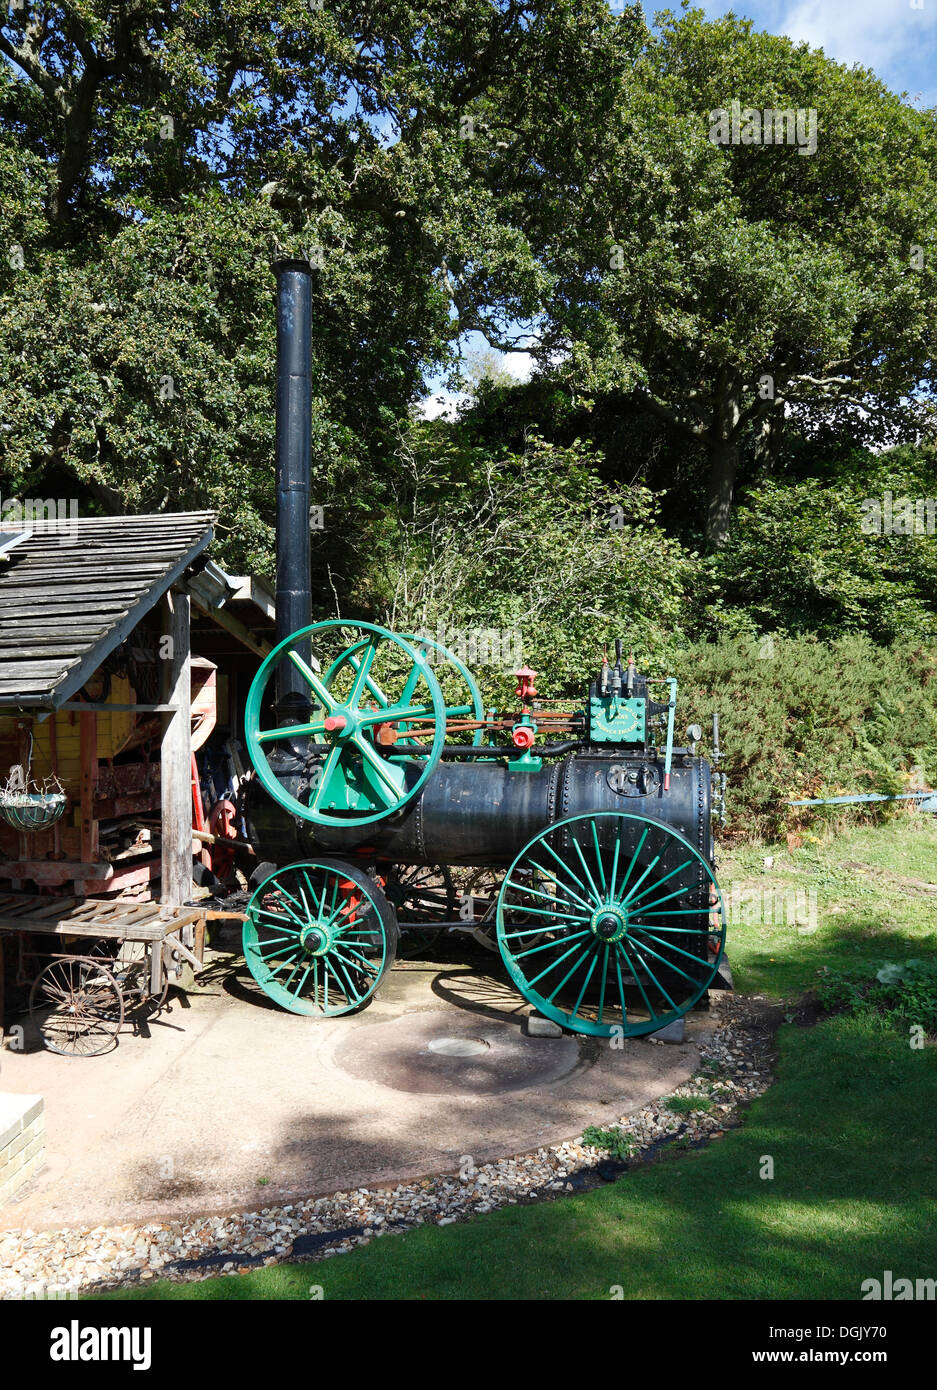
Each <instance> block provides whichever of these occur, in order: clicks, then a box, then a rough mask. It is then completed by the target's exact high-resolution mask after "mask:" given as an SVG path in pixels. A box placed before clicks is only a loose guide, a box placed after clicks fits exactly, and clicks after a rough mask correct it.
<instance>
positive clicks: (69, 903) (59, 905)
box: [32, 898, 78, 922]
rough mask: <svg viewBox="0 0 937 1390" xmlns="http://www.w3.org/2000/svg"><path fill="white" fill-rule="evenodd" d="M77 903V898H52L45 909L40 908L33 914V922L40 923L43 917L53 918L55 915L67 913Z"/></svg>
mask: <svg viewBox="0 0 937 1390" xmlns="http://www.w3.org/2000/svg"><path fill="white" fill-rule="evenodd" d="M77 903H78V899H77V898H61V899H59V898H54V899H53V900H52V902H51V903H49V904H48V905H47V906H46V907H40V908H38V909H37V911H36V912H34V913H33V916H32V920H33V921H34V922H38V921H41V920H42V918H43V917H54V916H55V914H56V913H58V914H59V915H60V916H62V915H64V914H65V913H66V912H69V911H70V910H71V909H72V908H73V907H75V906H76V905H77Z"/></svg>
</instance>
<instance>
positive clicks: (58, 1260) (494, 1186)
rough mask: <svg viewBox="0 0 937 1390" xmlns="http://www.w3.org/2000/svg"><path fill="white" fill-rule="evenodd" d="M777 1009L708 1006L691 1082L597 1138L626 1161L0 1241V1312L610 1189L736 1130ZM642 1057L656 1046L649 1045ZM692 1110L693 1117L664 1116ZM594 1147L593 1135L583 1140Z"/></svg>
mask: <svg viewBox="0 0 937 1390" xmlns="http://www.w3.org/2000/svg"><path fill="white" fill-rule="evenodd" d="M781 1012H782V1011H781V1010H779V1009H778V1008H777V1007H776V1006H771V1005H768V1004H767V1002H766V1001H765V1000H764V999H763V998H762V996H748V997H747V998H744V999H742V998H738V997H736V996H732V995H726V994H718V995H715V996H713V999H712V1006H711V1014H710V1018H711V1020H712V1022H713V1024H714V1031H713V1033H712V1035H711V1036H710V1038H709V1039H708V1040H707V1041H704V1042H703V1043H702V1044H701V1046H700V1054H701V1062H700V1068H699V1070H698V1071H697V1072H696V1073H695V1074H694V1076H692V1077H691V1078H690V1080H689V1081H687V1082H686V1083H685V1084H684V1085H682V1086H678V1087H677V1088H676V1090H675V1091H673V1092H671V1093H670V1094H669V1095H668V1096H667V1097H661V1098H660V1099H659V1100H657V1101H655V1102H654V1103H653V1104H651V1105H646V1106H644V1107H643V1108H642V1109H641V1110H638V1111H635V1112H634V1113H633V1114H631V1115H623V1116H622V1117H621V1118H620V1119H619V1121H618V1123H617V1125H610V1122H609V1121H608V1120H605V1121H604V1122H602V1128H603V1129H604V1131H606V1132H607V1131H608V1130H609V1128H612V1130H613V1132H614V1133H617V1132H618V1131H619V1130H620V1135H621V1137H622V1139H623V1140H624V1141H625V1142H624V1144H623V1146H622V1148H623V1149H624V1150H626V1151H627V1152H628V1155H629V1156H628V1157H626V1158H616V1157H613V1156H612V1155H611V1154H610V1153H609V1151H608V1150H607V1149H601V1148H596V1147H594V1146H593V1145H590V1144H584V1143H583V1141H582V1136H581V1135H580V1136H579V1137H578V1138H577V1139H573V1140H569V1141H567V1142H566V1143H563V1144H555V1145H553V1146H552V1147H549V1148H540V1149H537V1150H536V1151H535V1152H533V1153H528V1154H522V1155H519V1156H517V1157H514V1158H503V1159H500V1160H499V1161H498V1162H497V1163H486V1164H483V1165H481V1166H480V1167H477V1168H476V1167H475V1165H474V1164H473V1163H472V1161H471V1159H470V1158H466V1159H465V1160H463V1166H462V1168H461V1169H460V1171H459V1172H458V1173H456V1174H451V1173H448V1174H446V1173H444V1174H439V1175H438V1176H436V1177H432V1178H424V1179H422V1180H419V1181H416V1182H411V1183H408V1184H401V1185H400V1186H398V1187H395V1188H358V1189H357V1190H355V1191H352V1192H334V1193H332V1194H331V1195H330V1196H328V1197H317V1198H310V1199H308V1200H306V1201H303V1202H294V1203H291V1204H290V1205H288V1206H282V1207H264V1208H263V1209H262V1210H260V1211H255V1212H241V1213H236V1214H234V1215H231V1216H223V1217H219V1216H210V1217H201V1218H200V1217H196V1218H189V1219H186V1220H180V1221H150V1222H146V1223H144V1224H141V1225H129V1226H127V1225H125V1226H96V1227H94V1228H93V1229H86V1228H85V1229H82V1228H77V1227H67V1228H64V1229H60V1230H54V1231H32V1230H30V1229H28V1228H27V1229H26V1230H23V1231H2V1232H0V1299H23V1298H53V1297H62V1298H64V1297H69V1296H76V1295H77V1293H79V1292H80V1293H93V1292H95V1291H96V1290H103V1289H115V1288H132V1287H136V1286H138V1285H142V1284H145V1283H147V1282H148V1281H150V1280H154V1279H156V1278H163V1279H171V1280H174V1281H176V1282H190V1281H195V1280H199V1279H206V1278H210V1277H212V1276H214V1275H217V1274H219V1273H222V1274H228V1273H232V1274H233V1273H247V1272H248V1271H249V1270H251V1269H255V1268H258V1267H263V1266H265V1265H273V1264H279V1263H282V1262H285V1261H289V1262H295V1261H297V1260H310V1261H316V1260H322V1259H327V1258H329V1257H330V1256H332V1255H338V1254H342V1253H344V1252H345V1251H346V1250H352V1249H354V1248H355V1246H358V1245H367V1244H368V1242H369V1241H370V1240H372V1239H374V1238H376V1237H379V1236H384V1235H389V1234H391V1233H393V1232H394V1231H402V1230H408V1229H410V1228H411V1227H413V1226H418V1225H421V1224H422V1223H424V1222H427V1221H435V1222H436V1224H437V1225H439V1226H448V1225H451V1224H452V1223H453V1222H455V1221H458V1220H461V1219H465V1218H467V1217H469V1216H472V1215H474V1214H476V1213H484V1212H489V1211H493V1210H494V1209H495V1208H496V1207H501V1206H515V1205H518V1204H522V1203H525V1202H532V1201H539V1200H544V1199H546V1200H551V1199H555V1198H557V1197H558V1196H561V1195H562V1194H565V1193H570V1192H581V1191H585V1190H587V1189H589V1188H593V1187H600V1186H602V1184H603V1183H604V1182H611V1181H615V1180H616V1179H617V1178H618V1177H619V1176H620V1175H621V1174H622V1173H624V1172H627V1171H629V1170H631V1169H633V1168H636V1167H638V1166H640V1165H641V1164H643V1163H647V1162H649V1161H651V1162H652V1161H655V1160H657V1159H659V1158H660V1157H662V1156H663V1155H664V1154H665V1153H666V1152H668V1151H675V1152H679V1151H681V1150H686V1149H689V1148H696V1147H699V1146H700V1145H702V1144H705V1143H707V1142H709V1141H711V1140H713V1139H720V1138H721V1137H722V1136H723V1134H724V1133H725V1131H726V1130H727V1129H730V1128H734V1127H736V1126H737V1125H739V1124H740V1123H741V1113H740V1112H741V1108H742V1107H743V1106H744V1105H746V1104H747V1103H748V1102H750V1101H751V1100H753V1099H754V1098H755V1097H756V1096H759V1095H761V1094H762V1093H763V1092H764V1091H765V1090H766V1089H767V1088H768V1086H769V1084H770V1082H771V1079H772V1074H773V1066H774V1026H775V1024H776V1022H777V1020H778V1018H779V1017H780V1014H781ZM645 1041H646V1043H647V1044H648V1045H651V1046H657V1047H665V1046H667V1044H666V1043H662V1042H659V1041H657V1040H656V1039H653V1038H649V1039H646V1040H645ZM672 1097H682V1098H685V1099H686V1100H691V1099H693V1098H695V1099H698V1100H700V1101H701V1102H702V1103H703V1108H702V1109H692V1108H684V1107H681V1108H680V1112H679V1113H675V1112H674V1111H673V1110H671V1109H669V1108H668V1107H667V1105H666V1104H665V1103H664V1102H665V1101H666V1100H669V1099H671V1098H672ZM590 1137H592V1138H595V1137H597V1136H595V1135H592V1136H590Z"/></svg>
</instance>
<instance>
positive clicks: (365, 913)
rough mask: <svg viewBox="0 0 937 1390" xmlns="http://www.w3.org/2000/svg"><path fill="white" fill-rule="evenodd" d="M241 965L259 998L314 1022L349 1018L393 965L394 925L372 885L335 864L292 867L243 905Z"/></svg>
mask: <svg viewBox="0 0 937 1390" xmlns="http://www.w3.org/2000/svg"><path fill="white" fill-rule="evenodd" d="M243 942H244V959H245V960H246V961H247V967H248V969H249V970H250V972H251V974H252V975H253V977H254V979H255V980H256V981H257V983H258V984H259V985H260V988H261V989H262V990H263V992H264V993H265V994H266V995H268V996H269V997H270V998H271V999H273V1000H274V1001H275V1002H276V1003H277V1004H280V1005H282V1007H283V1008H284V1009H289V1011H290V1012H291V1013H294V1014H307V1015H309V1016H310V1017H313V1018H334V1017H337V1016H338V1015H340V1014H350V1013H355V1012H356V1011H357V1010H358V1009H362V1008H364V1006H365V1005H366V1004H367V1003H368V1002H369V1001H370V1000H371V998H372V997H373V995H374V993H375V991H376V990H377V988H378V986H379V985H380V983H381V980H382V979H383V978H384V976H385V974H386V973H387V971H388V970H389V969H390V967H391V965H392V964H393V962H394V955H395V953H396V950H397V923H396V920H395V917H394V913H393V910H392V908H391V906H390V904H389V903H388V901H387V899H386V898H385V897H384V894H383V893H382V892H381V890H380V889H379V888H378V886H377V884H376V883H375V882H374V881H373V879H371V878H369V877H368V875H367V874H366V873H364V871H363V870H362V869H359V868H358V867H357V866H356V865H354V864H347V863H344V862H343V861H342V860H340V859H310V860H306V861H304V862H303V863H300V864H291V865H289V867H288V868H285V869H277V871H276V872H275V873H273V874H271V875H270V876H269V878H266V879H264V881H263V883H261V884H260V885H259V886H258V887H257V889H256V890H255V892H254V894H253V896H252V897H251V900H250V902H249V903H248V905H247V916H246V920H245V922H244V931H243Z"/></svg>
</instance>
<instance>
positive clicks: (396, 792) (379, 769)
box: [355, 738, 400, 806]
mask: <svg viewBox="0 0 937 1390" xmlns="http://www.w3.org/2000/svg"><path fill="white" fill-rule="evenodd" d="M355 747H356V748H357V749H358V751H359V752H360V753H361V755H362V757H363V758H364V760H365V762H367V763H370V765H371V767H373V768H374V771H375V772H376V773H377V775H378V777H379V778H380V780H381V782H383V783H384V787H383V788H381V787H380V786H378V787H377V788H376V790H377V791H378V793H379V794H380V796H381V797H382V798H383V800H384V804H385V806H392V805H394V803H395V802H396V801H397V799H398V797H399V796H400V788H399V787H398V786H397V783H396V782H395V781H394V779H393V777H392V776H391V775H390V771H389V769H388V767H387V764H386V763H385V761H384V759H383V758H382V757H381V756H380V754H379V753H376V752H375V750H374V749H373V748H372V747H371V745H370V743H368V741H367V739H363V738H356V739H355ZM388 792H390V796H388Z"/></svg>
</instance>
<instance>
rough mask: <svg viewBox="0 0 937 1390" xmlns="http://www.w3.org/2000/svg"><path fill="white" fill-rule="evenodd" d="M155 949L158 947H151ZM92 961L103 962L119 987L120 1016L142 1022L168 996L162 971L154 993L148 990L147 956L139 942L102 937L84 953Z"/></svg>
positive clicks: (164, 973) (158, 1010)
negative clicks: (159, 983)
mask: <svg viewBox="0 0 937 1390" xmlns="http://www.w3.org/2000/svg"><path fill="white" fill-rule="evenodd" d="M152 949H154V950H159V946H158V944H157V945H154V947H153V948H152ZM88 954H89V956H92V957H93V958H94V959H95V960H101V961H103V963H104V965H106V966H107V968H108V970H109V971H110V972H111V974H112V975H113V976H114V979H115V981H116V982H117V984H118V985H119V986H120V992H121V994H122V996H123V999H124V1017H125V1019H130V1020H132V1021H133V1023H134V1024H135V1025H136V1024H139V1023H144V1022H146V1021H147V1020H148V1019H151V1018H155V1016H156V1015H157V1014H158V1013H160V1012H161V1010H162V1009H163V1008H165V1005H166V1000H167V998H168V997H169V974H168V972H167V971H165V970H164V971H163V983H162V987H161V989H160V991H159V993H158V994H151V993H150V955H149V950H148V949H147V946H146V943H145V942H142V941H107V940H102V941H100V942H98V943H97V944H96V945H95V946H93V947H92V948H91V950H90V951H89V952H88Z"/></svg>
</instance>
